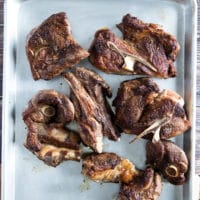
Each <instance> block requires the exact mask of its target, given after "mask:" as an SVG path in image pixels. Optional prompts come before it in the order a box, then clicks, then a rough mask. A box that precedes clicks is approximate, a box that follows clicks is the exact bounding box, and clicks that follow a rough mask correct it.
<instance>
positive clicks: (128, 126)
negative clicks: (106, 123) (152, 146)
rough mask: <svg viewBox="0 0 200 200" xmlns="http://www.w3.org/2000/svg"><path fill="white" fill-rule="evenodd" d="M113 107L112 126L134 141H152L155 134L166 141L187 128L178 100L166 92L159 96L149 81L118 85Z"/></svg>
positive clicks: (183, 111) (182, 109)
mask: <svg viewBox="0 0 200 200" xmlns="http://www.w3.org/2000/svg"><path fill="white" fill-rule="evenodd" d="M113 105H114V106H115V107H116V123H117V124H118V125H119V126H120V127H121V128H122V130H123V131H124V132H126V133H130V134H136V135H138V136H137V137H136V138H139V137H144V136H146V135H148V136H151V137H150V138H152V133H153V134H154V133H155V132H156V131H158V132H159V134H160V138H161V139H167V138H171V137H174V136H176V135H179V134H182V133H183V132H185V131H186V130H187V129H189V128H190V122H189V121H188V120H187V118H186V114H185V110H184V108H183V105H184V100H183V99H182V97H181V96H180V95H178V94H177V93H175V92H173V91H170V90H164V91H162V92H159V88H158V86H157V85H156V84H155V83H154V82H153V81H152V80H151V79H149V78H139V79H134V80H130V81H125V82H123V83H121V85H120V88H119V90H118V94H117V97H116V98H115V100H114V101H113ZM130 116H131V117H130ZM149 134H150V135H149Z"/></svg>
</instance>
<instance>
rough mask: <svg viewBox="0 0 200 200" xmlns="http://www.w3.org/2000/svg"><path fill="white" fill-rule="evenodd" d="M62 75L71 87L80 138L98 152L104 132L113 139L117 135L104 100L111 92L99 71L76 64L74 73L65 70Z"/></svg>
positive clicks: (109, 110)
mask: <svg viewBox="0 0 200 200" xmlns="http://www.w3.org/2000/svg"><path fill="white" fill-rule="evenodd" d="M64 77H65V80H67V81H68V83H69V85H70V87H71V99H72V101H73V103H74V106H75V110H76V116H75V117H76V120H77V122H78V125H79V129H80V136H81V139H82V140H83V142H84V143H85V144H86V145H88V146H89V147H91V148H92V149H93V150H95V151H96V152H98V153H100V152H102V145H103V143H102V139H103V135H106V136H108V138H109V139H112V140H118V137H119V133H118V130H117V129H116V127H115V126H114V125H113V123H112V118H111V116H112V115H113V113H112V111H111V108H109V104H108V102H107V100H106V96H108V97H110V96H111V91H110V87H109V86H108V85H107V83H106V82H105V81H104V80H103V79H102V78H101V77H100V76H99V75H98V74H96V73H95V72H92V71H90V70H87V69H86V68H83V67H79V68H76V72H75V73H71V72H68V73H66V74H64Z"/></svg>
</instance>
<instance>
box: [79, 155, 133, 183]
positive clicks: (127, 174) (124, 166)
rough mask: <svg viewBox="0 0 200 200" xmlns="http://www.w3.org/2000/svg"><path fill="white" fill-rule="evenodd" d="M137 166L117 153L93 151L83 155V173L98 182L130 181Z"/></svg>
mask: <svg viewBox="0 0 200 200" xmlns="http://www.w3.org/2000/svg"><path fill="white" fill-rule="evenodd" d="M135 173H136V169H135V166H134V165H133V164H132V163H131V162H130V161H129V160H128V159H124V158H121V157H120V156H118V155H117V154H115V153H100V154H97V153H92V154H87V155H85V156H84V157H83V162H82V174H83V175H84V176H86V177H88V178H90V179H91V180H93V181H97V182H114V183H118V182H120V181H123V182H129V181H130V180H131V179H132V176H133V175H134V174H135Z"/></svg>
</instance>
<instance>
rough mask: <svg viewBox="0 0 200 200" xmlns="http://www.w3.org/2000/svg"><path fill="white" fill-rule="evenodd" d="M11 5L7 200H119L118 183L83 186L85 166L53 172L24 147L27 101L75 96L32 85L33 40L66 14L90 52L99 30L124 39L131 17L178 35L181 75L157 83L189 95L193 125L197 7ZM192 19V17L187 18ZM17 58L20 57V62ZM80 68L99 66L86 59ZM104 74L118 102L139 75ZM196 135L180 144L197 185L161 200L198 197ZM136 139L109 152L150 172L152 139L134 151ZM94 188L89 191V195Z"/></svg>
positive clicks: (85, 1)
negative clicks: (45, 95) (124, 86)
mask: <svg viewBox="0 0 200 200" xmlns="http://www.w3.org/2000/svg"><path fill="white" fill-rule="evenodd" d="M113 2H115V3H113ZM7 4H8V5H7V10H6V11H7V21H5V25H6V29H5V36H6V38H8V40H6V41H5V60H4V69H5V70H4V73H5V74H4V103H3V106H4V108H3V109H4V110H3V113H4V116H3V120H4V121H3V132H4V137H3V139H2V141H3V152H4V154H3V180H4V184H3V188H2V189H3V190H2V193H3V194H2V195H3V196H2V197H3V198H2V199H3V200H14V199H15V200H18V199H20V200H23V199H29V200H36V199H37V200H43V199H48V200H54V199H61V200H63V199H77V198H78V199H80V200H93V199H95V200H102V199H104V200H109V199H112V198H113V199H115V196H116V194H117V192H118V190H119V185H117V184H102V185H100V184H97V183H93V182H91V181H86V184H83V177H82V175H81V174H80V171H81V164H80V163H76V162H65V163H63V164H61V165H60V166H58V167H57V168H51V167H48V166H46V165H44V164H43V163H42V162H41V161H39V160H38V159H37V158H36V157H35V156H34V155H33V154H31V153H30V152H28V151H27V150H26V149H25V148H24V147H23V141H24V138H25V135H26V130H25V125H24V123H23V121H22V119H21V113H22V111H23V110H24V108H25V105H26V104H27V102H28V100H29V99H30V98H31V97H32V96H33V95H34V94H35V93H36V92H37V91H38V90H40V89H49V88H53V89H56V90H58V91H60V92H63V93H68V92H69V91H68V89H69V88H68V85H67V83H65V82H64V81H63V80H62V78H56V79H54V80H52V81H42V80H40V81H37V82H35V81H33V79H32V76H31V72H30V68H29V64H28V61H27V59H26V55H25V39H26V35H27V34H28V33H29V32H30V30H31V29H32V28H34V27H35V26H37V25H39V24H40V23H41V22H42V21H43V20H44V19H46V18H47V17H48V16H50V15H51V14H53V13H56V12H60V11H64V12H66V13H67V15H68V18H69V20H70V23H71V26H72V32H73V36H74V37H75V39H76V40H77V41H78V42H79V43H80V44H81V45H82V46H83V47H85V48H86V49H87V48H88V47H89V45H90V43H91V40H92V39H93V36H94V33H95V31H96V30H97V29H99V28H102V27H109V28H110V29H111V30H113V31H114V32H115V33H116V34H117V35H119V36H120V37H121V34H120V32H119V31H118V30H117V28H116V27H115V24H116V23H118V22H120V21H121V18H122V16H123V15H125V14H126V13H131V14H133V15H135V16H137V17H138V18H140V19H142V20H144V21H146V22H152V23H158V24H160V25H162V26H163V28H164V29H165V30H166V31H168V32H170V33H171V34H173V35H175V36H176V37H177V39H178V41H179V42H180V44H181V51H180V54H179V57H178V59H177V62H176V66H177V68H178V77H177V78H174V79H168V80H159V79H154V80H155V81H156V82H157V83H158V84H159V86H160V87H161V88H163V89H164V88H167V89H172V90H175V91H177V92H179V93H180V94H181V95H183V96H185V100H186V103H187V108H188V112H189V114H190V119H191V121H192V120H195V119H194V118H193V116H194V115H193V114H192V112H193V111H192V109H193V108H194V107H193V106H194V104H193V103H195V102H194V99H193V95H194V93H193V92H194V90H193V87H194V84H193V81H195V80H194V74H195V70H191V68H192V69H194V68H195V65H192V64H193V63H195V57H194V56H195V55H194V54H193V57H192V56H191V53H192V50H193V49H194V46H195V43H194V40H195V35H194V34H193V31H194V29H193V28H194V27H193V26H194V24H193V22H194V18H193V17H194V15H193V14H192V13H193V12H194V8H192V7H193V6H194V4H193V1H191V2H190V1H186V4H182V5H181V4H179V3H174V2H173V1H156V3H155V0H154V1H151V0H146V1H145V0H144V1H142V4H141V1H139V0H138V1H131V0H126V1H125V2H124V1H123V2H122V1H119V0H117V1H116V0H115V1H114V0H110V1H107V0H102V1H97V0H95V1H94V0H77V1H72V0H57V1H50V0H44V1H37V0H34V1H33V0H32V1H24V2H23V1H14V0H8V1H7ZM186 13H188V14H187V15H186ZM15 22H16V23H15ZM16 33H17V34H16ZM185 33H186V34H185ZM191 38H192V39H191ZM15 52H17V54H16V63H15ZM80 65H84V66H85V67H88V68H93V67H92V66H91V65H90V64H89V63H88V62H87V61H84V62H82V63H80ZM186 66H187V67H186ZM93 69H94V68H93ZM96 71H98V70H96ZM98 73H99V74H100V75H101V76H103V77H104V78H105V79H106V80H107V82H108V83H109V84H110V85H111V87H112V89H113V96H115V94H116V91H117V88H118V87H119V84H120V82H121V81H123V80H127V79H132V78H133V77H132V76H117V75H108V74H105V73H103V72H100V71H98ZM134 77H136V76H134ZM60 83H62V85H61V84H60ZM8 84H9V85H8ZM15 86H16V87H15ZM193 125H194V124H193ZM193 127H194V126H193ZM192 131H193V129H192V130H191V131H188V133H186V134H185V135H184V136H179V137H177V138H176V140H175V141H176V143H177V144H178V145H179V146H183V147H184V150H185V151H186V152H187V155H188V156H189V158H190V163H191V169H190V179H189V181H188V182H187V183H186V184H185V186H184V192H183V187H182V186H173V185H171V184H169V183H166V182H165V183H164V184H163V191H162V194H161V197H160V199H163V200H165V199H170V200H173V199H180V200H181V199H185V200H189V199H191V200H192V199H193V198H192V189H191V187H192V181H193V175H194V143H193V141H194V140H195V138H194V133H193V132H192ZM131 138H132V137H131V136H127V135H123V136H122V138H121V142H118V143H114V142H110V141H108V140H106V141H105V143H106V145H105V147H104V151H113V152H116V153H118V154H119V155H121V156H124V157H127V158H129V159H130V160H131V161H132V162H134V163H135V164H136V166H137V167H139V168H144V167H145V165H144V161H145V146H144V144H145V141H143V140H141V141H137V142H136V143H134V144H132V145H129V144H128V141H130V139H131ZM5 166H6V167H5ZM8 166H9V167H8ZM87 186H89V189H87V190H86V189H83V188H87Z"/></svg>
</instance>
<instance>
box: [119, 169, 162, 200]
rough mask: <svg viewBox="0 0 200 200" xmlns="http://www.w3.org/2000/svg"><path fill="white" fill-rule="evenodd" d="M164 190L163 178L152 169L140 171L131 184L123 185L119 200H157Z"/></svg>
mask: <svg viewBox="0 0 200 200" xmlns="http://www.w3.org/2000/svg"><path fill="white" fill-rule="evenodd" d="M161 190H162V182H161V177H160V176H159V175H158V174H157V173H155V172H154V171H153V169H151V168H147V169H146V170H145V171H139V172H138V174H137V175H135V176H133V179H132V181H131V182H129V183H122V184H121V187H120V192H119V195H118V198H117V200H156V199H158V198H159V196H160V193H161Z"/></svg>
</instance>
